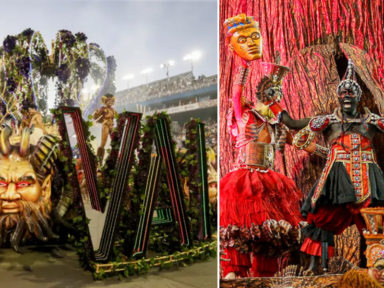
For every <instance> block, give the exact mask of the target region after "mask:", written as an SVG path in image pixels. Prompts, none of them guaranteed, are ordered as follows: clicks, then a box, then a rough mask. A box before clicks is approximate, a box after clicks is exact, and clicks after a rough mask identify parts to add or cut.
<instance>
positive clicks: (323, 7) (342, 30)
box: [219, 0, 384, 195]
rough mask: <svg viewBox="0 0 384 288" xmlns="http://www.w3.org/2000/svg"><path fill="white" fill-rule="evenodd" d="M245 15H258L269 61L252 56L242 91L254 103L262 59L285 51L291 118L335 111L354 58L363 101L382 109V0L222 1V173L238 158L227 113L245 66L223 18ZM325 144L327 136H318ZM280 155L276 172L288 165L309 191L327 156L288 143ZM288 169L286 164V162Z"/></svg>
mask: <svg viewBox="0 0 384 288" xmlns="http://www.w3.org/2000/svg"><path fill="white" fill-rule="evenodd" d="M240 13H244V14H246V15H248V16H254V17H255V20H256V21H259V23H260V28H261V31H262V35H263V59H261V60H257V61H253V63H252V67H251V73H250V75H249V77H248V81H247V84H246V87H245V89H244V96H246V97H247V98H248V100H252V101H254V102H256V96H255V92H256V91H255V90H256V85H257V83H258V81H259V79H260V77H261V74H260V62H262V61H263V62H274V61H275V56H276V51H279V52H280V57H281V62H280V64H281V65H285V66H288V67H290V68H291V72H290V73H289V74H288V75H287V77H286V78H285V79H284V84H283V92H284V95H285V96H284V100H283V101H282V106H283V107H284V108H286V109H287V110H288V111H289V113H290V114H291V115H292V117H294V118H296V119H299V118H303V117H308V116H315V115H321V114H328V113H332V111H333V110H334V109H335V108H336V107H337V106H338V101H337V95H336V87H337V85H338V84H339V81H340V78H341V77H342V75H343V74H344V72H345V69H346V66H347V59H349V58H352V59H353V61H354V63H355V69H356V72H357V74H358V82H359V83H360V85H361V87H362V90H363V96H362V101H361V105H360V106H361V107H364V106H366V107H368V108H369V109H370V110H371V111H372V112H375V113H380V114H382V113H384V58H383V55H384V32H383V31H384V30H383V27H384V0H357V1H356V0H290V1H288V0H287V1H284V0H278V1H274V0H272V1H271V0H248V1H245V0H221V2H220V104H219V105H220V176H221V177H223V176H224V175H225V174H226V173H228V171H229V167H230V165H231V162H232V161H233V156H234V154H233V152H234V150H233V146H232V143H231V142H230V138H229V134H228V131H227V126H226V118H225V115H226V113H227V111H228V109H229V103H230V102H229V99H230V97H231V89H232V84H233V82H232V81H233V80H234V71H235V68H236V67H239V65H240V59H238V58H237V57H236V58H235V57H234V56H233V55H232V53H231V52H230V51H229V50H228V49H227V47H226V44H225V35H224V33H223V26H222V23H223V22H224V21H225V19H227V18H229V17H232V16H235V15H238V14H240ZM317 142H318V143H319V144H322V145H325V143H324V141H323V139H317ZM374 145H375V148H376V150H377V151H378V156H379V164H380V166H381V167H384V157H380V156H384V154H382V153H384V136H383V135H378V136H376V139H375V141H374ZM282 160H283V159H282V155H281V154H278V155H277V158H276V167H277V169H276V170H277V171H279V172H280V173H283V171H284V170H285V171H287V174H288V175H287V176H288V177H291V178H292V179H294V181H295V182H296V184H297V185H298V187H300V189H301V190H302V192H303V194H305V195H306V194H307V193H308V192H309V190H310V188H311V187H312V185H313V184H314V182H315V181H316V179H318V177H319V174H320V172H321V170H322V168H323V166H324V162H323V160H321V159H319V158H318V157H316V156H309V155H308V154H306V153H305V152H301V151H295V150H294V149H292V147H286V151H285V161H282ZM282 165H285V166H286V169H282V168H283V166H282Z"/></svg>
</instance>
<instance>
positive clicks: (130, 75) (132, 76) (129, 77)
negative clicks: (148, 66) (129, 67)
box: [123, 74, 135, 80]
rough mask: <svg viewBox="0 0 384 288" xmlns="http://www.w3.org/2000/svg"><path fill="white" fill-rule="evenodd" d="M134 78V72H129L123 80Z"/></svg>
mask: <svg viewBox="0 0 384 288" xmlns="http://www.w3.org/2000/svg"><path fill="white" fill-rule="evenodd" d="M133 78H135V75H133V74H127V75H125V76H124V77H123V80H129V79H133Z"/></svg>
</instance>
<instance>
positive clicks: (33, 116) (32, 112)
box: [24, 104, 47, 145]
mask: <svg viewBox="0 0 384 288" xmlns="http://www.w3.org/2000/svg"><path fill="white" fill-rule="evenodd" d="M28 114H29V117H30V122H29V128H32V127H34V128H33V132H32V134H31V136H30V144H31V145H36V144H37V143H38V142H39V140H40V138H41V137H43V136H44V135H45V134H47V130H46V129H45V127H44V122H43V116H42V115H41V113H40V112H39V111H37V106H36V105H35V104H29V106H28ZM24 123H25V122H24Z"/></svg>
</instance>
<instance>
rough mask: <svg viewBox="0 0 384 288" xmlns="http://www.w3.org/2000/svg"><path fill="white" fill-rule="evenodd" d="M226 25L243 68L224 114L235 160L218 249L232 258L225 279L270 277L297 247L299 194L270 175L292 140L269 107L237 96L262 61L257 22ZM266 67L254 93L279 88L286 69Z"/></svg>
mask: <svg viewBox="0 0 384 288" xmlns="http://www.w3.org/2000/svg"><path fill="white" fill-rule="evenodd" d="M224 27H225V33H226V39H227V44H228V47H229V49H230V50H231V51H233V53H234V54H235V55H238V56H239V57H241V58H242V66H241V67H240V68H239V70H238V74H237V75H236V79H235V82H234V86H233V90H232V91H233V92H232V101H233V109H231V110H230V111H229V114H228V115H227V121H228V124H227V125H228V130H229V132H230V134H231V137H233V138H234V139H235V148H236V152H237V158H236V162H235V163H234V164H233V166H232V169H231V172H229V173H228V174H227V175H225V176H224V177H223V178H222V179H221V180H220V226H221V228H220V237H221V247H222V248H224V254H225V256H223V259H230V261H222V268H223V276H224V277H226V278H234V277H236V276H240V277H246V276H248V275H249V274H248V272H251V273H250V274H252V276H255V277H263V276H273V275H274V274H275V273H276V272H277V270H278V258H279V257H281V256H282V255H283V254H284V253H286V252H289V251H290V250H291V249H292V247H293V246H294V244H295V243H296V244H297V242H298V238H299V237H298V229H297V227H298V225H299V223H300V221H302V218H301V215H300V204H299V202H300V199H301V197H302V194H301V192H300V190H299V189H298V188H297V187H296V185H295V183H294V182H293V181H292V180H291V179H289V178H288V177H286V176H284V175H282V174H280V173H277V172H275V171H273V167H274V160H275V159H274V153H275V149H278V150H281V149H283V148H284V146H285V143H289V144H290V143H291V142H292V136H291V135H290V134H289V132H288V130H287V129H286V127H284V126H283V125H279V124H278V123H277V122H276V121H274V120H273V119H271V116H272V118H273V117H274V116H273V113H272V112H271V111H270V110H269V108H268V107H267V106H264V105H263V104H262V103H261V102H259V101H258V104H257V105H256V106H255V107H254V106H252V105H251V104H250V103H247V102H245V100H244V98H242V96H241V94H242V90H243V87H244V85H245V81H246V78H247V74H248V70H249V68H248V67H249V61H252V60H256V59H260V58H261V57H262V36H261V31H260V28H259V24H258V22H256V21H254V18H253V17H246V16H245V15H244V14H240V15H238V16H236V17H233V18H229V19H227V20H226V21H225V23H224ZM266 67H269V68H271V70H270V74H269V76H270V77H265V78H263V79H262V81H261V82H260V84H259V85H258V92H257V93H258V94H260V93H264V91H265V90H268V89H270V88H271V89H275V91H279V90H281V81H282V78H283V77H284V75H285V74H286V72H288V71H289V69H288V68H286V67H284V66H280V65H275V64H270V63H268V64H266ZM318 148H319V146H316V145H315V144H313V145H310V146H308V147H307V148H306V150H307V151H310V152H312V153H313V152H316V153H319V154H324V153H323V151H322V150H321V149H320V150H319V149H318ZM325 155H326V153H325ZM325 155H324V157H325ZM294 231H296V232H295V233H294ZM252 252H253V253H254V257H253V262H252V264H251V253H252ZM250 268H251V270H250ZM249 270H250V271H249Z"/></svg>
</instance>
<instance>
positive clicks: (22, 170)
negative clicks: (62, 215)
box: [0, 129, 57, 252]
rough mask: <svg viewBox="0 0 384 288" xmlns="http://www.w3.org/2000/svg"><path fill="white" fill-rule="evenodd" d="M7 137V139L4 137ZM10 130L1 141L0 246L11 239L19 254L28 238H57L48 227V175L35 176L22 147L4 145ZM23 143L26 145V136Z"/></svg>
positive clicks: (43, 239)
mask: <svg viewBox="0 0 384 288" xmlns="http://www.w3.org/2000/svg"><path fill="white" fill-rule="evenodd" d="M7 134H8V135H7ZM9 134H10V131H9V129H8V130H7V129H4V130H3V131H2V135H1V137H0V148H1V152H2V153H1V156H0V244H3V242H4V241H6V240H7V238H8V235H10V238H9V240H10V243H11V246H12V247H13V249H14V250H16V251H17V252H22V251H21V250H20V247H19V244H20V242H21V240H22V239H23V238H24V236H27V235H28V234H29V235H31V236H33V235H34V236H36V237H37V238H38V239H39V240H41V241H47V240H48V238H50V239H53V238H56V237H57V236H56V235H54V234H53V232H52V230H51V228H50V225H49V220H50V217H49V214H50V212H51V200H50V196H51V174H48V175H47V176H46V175H44V174H41V173H40V174H38V173H36V171H35V169H36V168H34V166H33V165H32V163H31V162H32V161H31V158H32V159H33V158H36V157H33V155H32V157H29V155H28V154H29V153H26V152H25V150H28V151H29V144H28V149H23V148H22V146H23V145H22V144H21V148H20V146H11V145H10V144H9V142H8V141H7V138H8V137H9ZM24 136H25V137H22V141H23V140H24V141H27V142H28V139H27V138H28V136H29V133H24Z"/></svg>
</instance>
